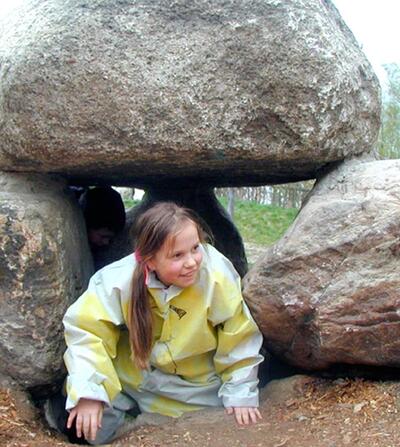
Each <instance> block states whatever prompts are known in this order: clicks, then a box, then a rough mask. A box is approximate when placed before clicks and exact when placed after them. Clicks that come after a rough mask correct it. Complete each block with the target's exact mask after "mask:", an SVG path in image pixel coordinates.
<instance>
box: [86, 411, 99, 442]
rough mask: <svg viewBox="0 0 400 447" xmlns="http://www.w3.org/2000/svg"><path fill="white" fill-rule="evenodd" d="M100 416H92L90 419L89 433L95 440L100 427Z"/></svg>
mask: <svg viewBox="0 0 400 447" xmlns="http://www.w3.org/2000/svg"><path fill="white" fill-rule="evenodd" d="M98 420H99V419H98V417H93V416H92V418H91V421H90V433H89V434H88V435H89V436H90V437H89V439H91V440H92V441H94V440H95V439H96V435H97V428H98V426H99V425H98V424H99V422H98Z"/></svg>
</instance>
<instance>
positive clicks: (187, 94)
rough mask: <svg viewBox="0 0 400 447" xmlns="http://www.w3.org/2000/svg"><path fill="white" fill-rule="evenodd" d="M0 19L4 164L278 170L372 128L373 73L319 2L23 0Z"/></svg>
mask: <svg viewBox="0 0 400 447" xmlns="http://www.w3.org/2000/svg"><path fill="white" fill-rule="evenodd" d="M0 31H1V32H0V129H1V135H2V138H1V142H0V169H2V170H13V171H30V172H53V173H59V174H62V175H64V176H66V177H68V178H70V179H72V180H73V181H75V182H84V183H88V184H90V183H92V184H93V183H94V182H96V181H103V182H109V183H111V184H115V185H136V186H147V185H151V184H160V183H162V184H165V185H167V186H168V185H171V184H172V185H174V186H175V187H176V185H177V184H187V183H190V182H193V181H195V182H202V184H203V185H206V184H208V185H212V186H218V185H241V184H246V185H249V184H257V183H261V184H266V183H270V182H272V183H278V182H286V181H292V180H299V179H306V178H312V177H314V176H315V173H316V171H317V170H318V169H319V168H320V167H321V166H323V165H325V164H327V163H330V162H333V161H336V160H341V159H343V158H345V157H346V156H348V155H352V154H359V153H362V152H368V151H370V150H371V148H372V147H373V145H374V142H375V140H376V137H377V132H378V128H379V114H380V90H379V84H378V81H377V79H376V77H375V75H374V74H373V72H372V70H371V67H370V64H369V63H368V61H367V60H366V58H365V56H364V54H363V53H362V51H361V50H360V48H359V47H358V45H357V43H356V41H355V39H354V37H353V35H352V34H351V32H350V31H349V30H348V28H347V27H346V25H345V24H344V22H343V21H342V19H341V18H340V16H339V14H338V12H337V10H336V9H335V8H334V6H333V5H332V3H331V2H330V1H329V0H213V1H197V0H193V1H186V0H178V1H174V2H171V1H166V0H108V1H100V0H26V1H25V2H24V3H23V5H22V7H21V8H20V9H18V10H16V12H15V14H13V15H11V16H9V17H7V18H6V20H5V21H4V23H3V24H2V25H1V26H0Z"/></svg>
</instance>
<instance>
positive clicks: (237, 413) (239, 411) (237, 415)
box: [234, 407, 243, 425]
mask: <svg viewBox="0 0 400 447" xmlns="http://www.w3.org/2000/svg"><path fill="white" fill-rule="evenodd" d="M234 411H235V419H236V422H237V423H238V424H239V425H243V419H242V409H241V408H240V407H237V408H234Z"/></svg>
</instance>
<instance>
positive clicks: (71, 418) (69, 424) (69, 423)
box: [67, 409, 76, 428]
mask: <svg viewBox="0 0 400 447" xmlns="http://www.w3.org/2000/svg"><path fill="white" fill-rule="evenodd" d="M75 417H76V411H75V409H72V410H71V412H70V413H69V416H68V419H67V428H71V427H72V424H73V422H74V419H75Z"/></svg>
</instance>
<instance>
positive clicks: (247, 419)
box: [225, 407, 262, 425]
mask: <svg viewBox="0 0 400 447" xmlns="http://www.w3.org/2000/svg"><path fill="white" fill-rule="evenodd" d="M228 410H230V412H229V411H228ZM225 411H226V413H227V414H232V412H233V413H234V416H235V420H236V422H237V423H238V425H249V424H255V423H257V420H258V419H262V416H261V413H260V411H259V410H258V408H255V407H234V408H233V409H232V408H230V409H228V408H226V409H225Z"/></svg>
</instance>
